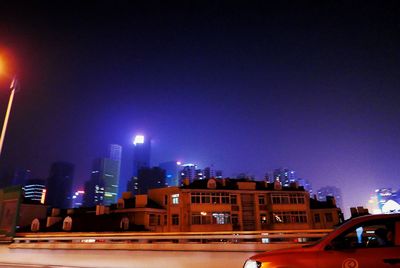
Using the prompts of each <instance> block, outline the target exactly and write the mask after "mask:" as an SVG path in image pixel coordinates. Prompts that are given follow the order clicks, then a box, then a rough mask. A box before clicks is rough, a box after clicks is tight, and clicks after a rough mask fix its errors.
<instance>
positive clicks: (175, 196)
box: [171, 194, 179, 205]
mask: <svg viewBox="0 0 400 268" xmlns="http://www.w3.org/2000/svg"><path fill="white" fill-rule="evenodd" d="M171 197H172V204H174V205H177V204H179V194H173V195H171Z"/></svg>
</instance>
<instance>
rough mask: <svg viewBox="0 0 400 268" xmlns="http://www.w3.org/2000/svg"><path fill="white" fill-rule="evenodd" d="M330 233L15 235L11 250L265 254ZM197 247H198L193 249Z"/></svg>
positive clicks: (66, 233) (243, 232) (307, 231)
mask: <svg viewBox="0 0 400 268" xmlns="http://www.w3.org/2000/svg"><path fill="white" fill-rule="evenodd" d="M330 231H332V230H328V229H320V230H279V231H240V232H234V231H233V232H179V233H172V232H170V233H148V232H141V233H138V232H121V233H90V232H89V233H84V232H80V233H68V232H57V233H17V235H16V237H14V243H13V244H12V245H11V246H10V247H11V248H33V247H34V248H38V245H40V247H41V248H74V249H88V248H92V249H106V248H107V249H113V248H115V249H141V248H143V247H145V248H147V249H150V250H208V249H209V250H215V248H217V249H216V250H223V251H226V250H228V251H229V250H241V249H242V250H243V249H244V250H246V248H249V249H251V250H261V251H262V250H266V248H276V247H278V248H282V247H287V246H288V245H301V244H305V243H310V242H313V241H315V240H318V239H320V238H321V237H323V236H325V235H326V234H328V233H329V232H330ZM196 244H197V245H200V246H195V245H196ZM46 245H47V246H46ZM121 245H126V246H121ZM144 245H146V246H144ZM157 245H162V246H157ZM188 245H189V246H188ZM216 245H223V246H216ZM240 245H243V246H240ZM249 245H252V246H249ZM218 248H219V249H218Z"/></svg>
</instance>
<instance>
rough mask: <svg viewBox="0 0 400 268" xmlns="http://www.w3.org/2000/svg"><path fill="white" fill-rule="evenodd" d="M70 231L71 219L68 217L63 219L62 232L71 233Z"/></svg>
mask: <svg viewBox="0 0 400 268" xmlns="http://www.w3.org/2000/svg"><path fill="white" fill-rule="evenodd" d="M71 229H72V218H71V217H69V216H68V217H66V218H65V219H64V222H63V230H64V231H71Z"/></svg>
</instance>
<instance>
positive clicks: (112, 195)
mask: <svg viewBox="0 0 400 268" xmlns="http://www.w3.org/2000/svg"><path fill="white" fill-rule="evenodd" d="M132 148H133V152H132V154H133V163H132V164H131V167H132V170H131V177H130V179H129V180H128V183H127V184H126V185H121V174H120V173H121V160H122V147H121V146H120V145H117V144H111V145H110V146H109V150H108V153H107V155H106V156H104V157H99V158H96V159H94V160H93V165H92V169H91V172H90V178H89V179H88V180H87V181H86V182H85V184H84V186H83V187H80V188H78V189H72V188H73V187H72V186H73V182H74V173H75V167H74V165H73V164H71V163H68V162H54V163H53V164H52V165H51V167H50V173H49V176H48V178H47V180H43V179H37V178H31V177H32V176H31V171H30V170H25V169H18V170H17V171H16V172H15V173H14V175H13V177H12V184H18V185H22V194H23V204H25V205H28V204H30V205H32V206H33V205H35V204H36V205H38V206H42V207H45V208H46V209H45V210H46V211H47V208H49V207H50V208H53V210H52V213H51V215H47V219H43V215H45V214H46V213H45V212H43V211H41V212H40V215H42V216H41V217H42V218H37V221H35V226H36V225H37V226H39V225H40V226H41V227H40V228H44V227H43V226H46V228H48V230H53V229H54V230H61V229H62V230H66V229H65V228H72V229H71V230H82V231H84V230H86V229H87V230H89V229H90V228H89V227H88V226H86V225H87V224H89V223H86V222H85V220H84V219H87V220H94V219H96V222H97V223H98V224H100V226H110V227H109V229H110V230H117V229H118V228H120V229H121V228H122V229H123V230H152V231H206V230H211V229H210V228H212V230H221V231H223V230H268V229H284V228H290V229H293V228H294V229H296V228H298V229H302V228H305V229H306V228H332V227H333V226H334V225H335V224H337V223H338V222H339V221H341V218H342V214H341V209H343V205H342V202H343V199H342V194H341V190H340V189H339V188H337V187H334V186H325V187H322V188H320V189H318V190H314V189H313V187H312V185H311V183H310V182H309V181H308V180H307V179H304V178H299V177H298V176H297V174H296V172H295V171H294V170H292V169H289V168H278V169H274V170H273V171H271V172H268V173H266V175H265V177H264V179H263V180H261V181H257V180H255V178H254V176H251V175H249V174H246V173H241V174H239V175H237V177H236V178H227V177H223V173H222V171H221V170H219V169H216V168H215V167H214V165H209V166H207V167H204V168H200V167H199V166H198V165H197V164H195V163H183V162H181V161H176V160H171V161H165V162H162V163H159V164H158V165H155V166H154V165H151V139H150V138H146V137H144V136H142V135H137V136H136V137H135V138H134V140H133V147H132ZM120 187H124V188H125V189H122V190H126V191H125V192H124V193H123V195H122V197H120V198H118V192H119V191H120V192H121V189H120ZM371 204H374V205H376V207H375V208H374V209H372V210H371V208H369V210H370V211H374V212H376V211H379V212H384V213H389V212H393V211H397V212H399V211H400V209H399V193H398V192H395V191H392V189H389V188H388V189H378V190H376V193H375V196H374V199H373V201H371ZM33 216H34V215H31V214H30V216H29V217H30V218H29V219H25V221H24V222H25V223H26V222H27V221H29V220H30V219H31V218H32V217H33ZM41 221H45V223H42V222H41ZM64 221H65V222H64ZM62 222H64V223H62ZM58 225H62V226H61V227H60V226H58ZM64 225H65V226H70V227H65V226H64ZM57 226H58V227H57ZM63 226H64V227H65V228H64V227H63ZM71 226H72V227H71ZM85 226H86V227H85ZM111 226H112V227H111ZM92 227H93V226H92ZM37 228H39V227H37ZM60 228H61V229H60ZM96 228H97V227H96ZM96 228H92V229H90V230H92V231H96V230H97V229H96ZM98 228H100V229H101V227H98ZM107 228H108V227H107ZM107 228H106V229H107ZM100 229H99V230H100ZM120 229H118V230H120Z"/></svg>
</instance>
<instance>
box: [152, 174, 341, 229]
mask: <svg viewBox="0 0 400 268" xmlns="http://www.w3.org/2000/svg"><path fill="white" fill-rule="evenodd" d="M148 197H149V198H150V199H151V200H154V201H155V202H156V203H158V204H160V205H162V206H163V207H164V208H165V209H166V215H165V216H164V221H163V224H164V228H163V229H164V231H168V232H202V231H254V230H287V229H312V228H316V227H317V228H332V227H333V226H334V225H336V224H338V223H339V222H340V214H341V212H340V209H338V208H337V207H336V206H335V204H334V202H333V203H330V204H325V203H323V202H319V201H316V200H313V208H311V206H310V197H309V194H308V193H307V192H306V191H304V189H303V188H302V187H298V186H297V185H296V184H292V185H290V186H289V187H282V186H281V184H280V183H279V182H276V183H274V184H272V183H267V182H264V181H248V180H235V179H209V180H197V181H194V182H193V183H191V184H188V183H186V184H185V186H183V187H169V188H160V189H152V190H149V193H148ZM314 210H318V212H316V213H314V212H313V211H314ZM318 213H322V214H323V215H324V217H327V219H328V220H329V221H323V222H319V223H318V224H315V222H314V218H315V217H316V216H315V215H316V214H318ZM329 215H330V216H329Z"/></svg>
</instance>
